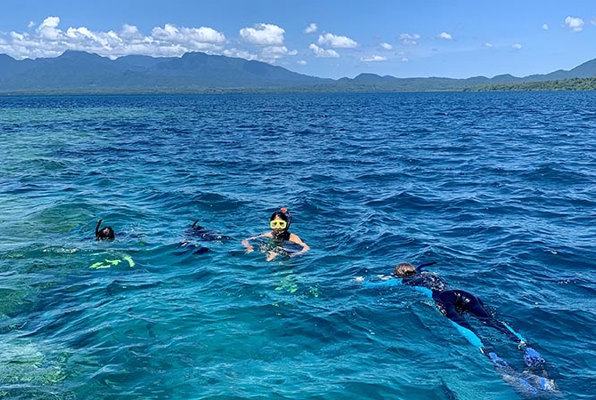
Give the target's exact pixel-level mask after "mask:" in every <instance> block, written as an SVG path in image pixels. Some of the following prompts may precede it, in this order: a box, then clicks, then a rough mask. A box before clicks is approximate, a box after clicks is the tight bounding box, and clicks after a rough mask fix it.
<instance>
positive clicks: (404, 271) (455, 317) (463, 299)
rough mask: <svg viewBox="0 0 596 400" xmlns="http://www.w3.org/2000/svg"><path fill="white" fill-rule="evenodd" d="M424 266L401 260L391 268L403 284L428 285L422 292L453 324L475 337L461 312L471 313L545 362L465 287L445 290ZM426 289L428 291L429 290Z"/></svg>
mask: <svg viewBox="0 0 596 400" xmlns="http://www.w3.org/2000/svg"><path fill="white" fill-rule="evenodd" d="M425 266H429V264H425V265H423V266H420V267H418V268H416V267H414V266H413V265H412V264H409V263H401V264H398V265H397V266H396V267H395V268H394V269H393V273H392V276H393V277H394V278H397V279H398V280H401V283H402V284H403V285H407V286H413V287H416V288H421V289H427V291H426V292H425V293H426V294H427V295H430V297H431V298H432V299H433V300H434V302H435V304H436V306H437V308H438V309H439V311H441V313H442V314H443V315H444V316H446V317H447V318H449V319H450V320H451V321H452V322H454V323H455V324H456V325H458V326H460V327H463V328H465V329H467V330H468V331H470V332H471V333H473V334H474V336H476V337H478V335H477V334H476V333H475V332H474V330H473V328H472V326H471V325H470V323H469V322H468V321H467V320H466V318H465V317H464V313H468V314H471V315H473V316H474V317H476V318H478V320H479V321H480V322H481V323H482V324H484V325H487V326H490V327H492V328H494V329H496V330H498V331H499V332H501V333H503V334H504V335H506V336H507V337H509V338H510V339H511V340H513V341H514V342H515V343H517V344H518V346H519V348H520V349H524V350H528V349H530V351H529V353H530V354H528V357H529V361H531V362H532V364H541V363H544V359H542V357H540V355H539V354H538V353H537V352H536V351H535V350H533V349H531V348H530V347H527V344H526V341H525V339H524V338H523V337H522V336H521V335H520V334H519V333H517V332H515V331H514V330H513V329H512V328H511V327H510V326H509V325H507V324H505V323H504V322H501V321H499V320H497V319H496V318H495V317H494V316H493V315H491V313H490V312H489V311H488V310H487V308H486V306H485V305H484V303H483V302H482V301H481V300H480V299H479V298H478V297H476V296H474V295H473V294H472V293H469V292H466V291H464V290H459V289H456V290H447V284H446V283H445V281H444V280H443V279H441V278H440V277H439V275H438V274H436V273H432V272H425V271H421V270H422V268H423V267H425ZM422 291H424V290H422ZM428 291H430V293H429V292H428ZM466 338H468V336H466ZM468 340H470V338H468ZM474 344H478V341H475V343H474ZM479 347H480V351H482V352H483V353H484V352H485V350H484V346H483V345H479Z"/></svg>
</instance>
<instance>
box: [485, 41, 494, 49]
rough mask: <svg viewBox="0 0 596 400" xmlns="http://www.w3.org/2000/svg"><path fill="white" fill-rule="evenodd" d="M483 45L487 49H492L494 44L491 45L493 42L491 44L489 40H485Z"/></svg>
mask: <svg viewBox="0 0 596 400" xmlns="http://www.w3.org/2000/svg"><path fill="white" fill-rule="evenodd" d="M484 47H488V48H489V49H492V48H493V47H494V46H493V44H492V43H490V42H485V43H484Z"/></svg>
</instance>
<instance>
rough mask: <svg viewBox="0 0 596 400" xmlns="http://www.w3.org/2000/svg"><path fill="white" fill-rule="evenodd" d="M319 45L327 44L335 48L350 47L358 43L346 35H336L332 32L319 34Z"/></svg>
mask: <svg viewBox="0 0 596 400" xmlns="http://www.w3.org/2000/svg"><path fill="white" fill-rule="evenodd" d="M318 43H319V45H320V46H329V47H333V48H336V49H351V48H354V47H356V46H358V43H357V42H356V41H354V40H352V39H350V38H349V37H347V36H337V35H334V34H332V33H325V34H324V35H320V36H319V41H318Z"/></svg>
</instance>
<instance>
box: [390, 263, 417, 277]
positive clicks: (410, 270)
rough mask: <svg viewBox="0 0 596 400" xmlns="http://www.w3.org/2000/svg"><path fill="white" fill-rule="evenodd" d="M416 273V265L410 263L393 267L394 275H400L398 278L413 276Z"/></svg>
mask: <svg viewBox="0 0 596 400" xmlns="http://www.w3.org/2000/svg"><path fill="white" fill-rule="evenodd" d="M415 274H416V267H414V266H413V265H412V264H410V263H401V264H398V265H397V266H396V267H395V268H394V269H393V276H395V277H398V278H405V277H408V276H412V275H415Z"/></svg>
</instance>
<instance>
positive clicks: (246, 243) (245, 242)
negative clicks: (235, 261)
mask: <svg viewBox="0 0 596 400" xmlns="http://www.w3.org/2000/svg"><path fill="white" fill-rule="evenodd" d="M262 237H271V232H266V233H262V234H260V235H257V236H251V237H249V238H246V239H244V240H242V246H244V248H245V249H246V252H247V253H252V252H253V251H254V247H253V246H252V245H251V244H250V241H251V240H255V239H258V238H262Z"/></svg>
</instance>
